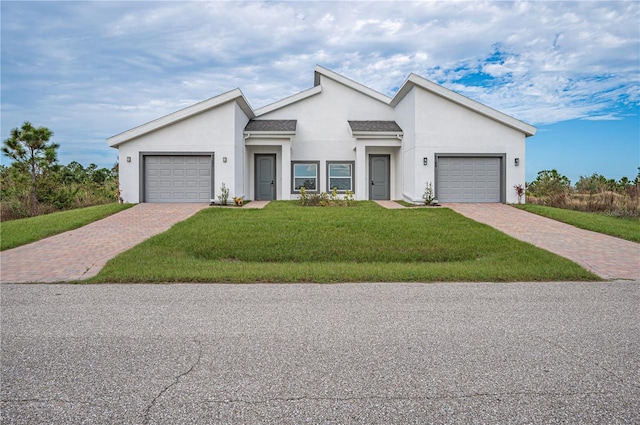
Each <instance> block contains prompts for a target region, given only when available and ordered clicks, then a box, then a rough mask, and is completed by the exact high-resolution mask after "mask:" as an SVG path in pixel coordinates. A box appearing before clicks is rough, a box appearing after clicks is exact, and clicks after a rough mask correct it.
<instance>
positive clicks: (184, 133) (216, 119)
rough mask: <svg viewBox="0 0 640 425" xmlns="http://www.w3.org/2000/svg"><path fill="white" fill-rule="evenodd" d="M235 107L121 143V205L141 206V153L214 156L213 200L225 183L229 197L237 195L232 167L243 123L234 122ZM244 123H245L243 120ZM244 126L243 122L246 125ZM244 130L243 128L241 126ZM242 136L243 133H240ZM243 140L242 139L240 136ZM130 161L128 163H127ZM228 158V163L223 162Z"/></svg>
mask: <svg viewBox="0 0 640 425" xmlns="http://www.w3.org/2000/svg"><path fill="white" fill-rule="evenodd" d="M236 105H237V104H236V103H235V102H229V103H226V104H224V105H220V106H219V107H217V108H215V109H211V110H209V111H205V112H203V113H201V114H198V115H195V116H192V117H189V118H188V119H185V120H183V121H179V122H177V123H173V124H172V125H169V126H167V127H163V128H160V129H158V130H155V131H153V132H151V133H147V134H144V135H142V136H140V137H138V138H136V139H133V140H129V141H127V142H126V143H122V144H121V145H119V147H118V151H119V152H118V157H119V158H118V160H119V164H120V170H119V172H120V187H121V195H120V196H121V197H122V198H123V200H124V202H128V203H138V202H142V199H141V195H142V194H141V193H140V185H141V179H142V176H141V175H140V170H141V165H142V164H140V161H141V158H140V153H141V152H173V153H176V154H179V153H180V152H205V153H210V152H214V179H213V182H214V192H215V193H214V194H213V198H212V199H216V196H217V195H219V194H220V185H221V184H222V182H224V183H225V184H226V185H227V187H229V190H230V194H231V196H234V194H235V193H236V187H235V185H236V176H235V173H234V164H235V160H236V152H237V150H236V149H235V146H236V140H237V138H236V135H237V128H236V127H237V126H239V125H240V123H241V122H242V119H241V118H238V120H237V121H236V117H235V116H234V115H236V113H237V112H238V111H239V112H240V114H241V115H242V116H244V113H242V111H241V110H239V108H238V111H237V110H236ZM244 119H245V120H248V119H247V118H246V116H244ZM245 124H246V121H245ZM242 127H244V125H243V126H242ZM240 135H242V131H240ZM240 137H242V136H240ZM127 157H131V162H127ZM223 157H227V163H223V162H222V158H223Z"/></svg>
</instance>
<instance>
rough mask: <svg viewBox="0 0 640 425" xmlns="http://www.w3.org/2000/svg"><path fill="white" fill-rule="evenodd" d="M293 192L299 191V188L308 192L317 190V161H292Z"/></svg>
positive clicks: (318, 165) (318, 164)
mask: <svg viewBox="0 0 640 425" xmlns="http://www.w3.org/2000/svg"><path fill="white" fill-rule="evenodd" d="M292 165H293V168H292V171H291V172H292V174H293V176H292V180H293V184H292V187H293V193H300V189H301V188H303V187H304V188H305V189H306V190H307V191H309V192H317V191H318V169H319V168H320V163H319V162H293V163H292Z"/></svg>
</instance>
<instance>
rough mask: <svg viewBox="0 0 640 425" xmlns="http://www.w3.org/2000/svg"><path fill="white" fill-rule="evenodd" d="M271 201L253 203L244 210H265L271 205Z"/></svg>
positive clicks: (245, 206)
mask: <svg viewBox="0 0 640 425" xmlns="http://www.w3.org/2000/svg"><path fill="white" fill-rule="evenodd" d="M269 202H270V201H251V202H249V203H248V204H245V205H244V206H243V207H242V208H247V209H251V208H253V209H260V210H261V209H263V208H264V207H266V206H267V205H268V204H269Z"/></svg>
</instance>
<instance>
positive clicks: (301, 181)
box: [293, 177, 316, 190]
mask: <svg viewBox="0 0 640 425" xmlns="http://www.w3.org/2000/svg"><path fill="white" fill-rule="evenodd" d="M293 185H294V190H300V188H301V187H303V186H304V188H305V189H307V190H316V179H315V178H304V177H303V178H298V177H296V178H295V179H294V183H293Z"/></svg>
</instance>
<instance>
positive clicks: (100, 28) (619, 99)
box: [0, 1, 640, 182]
mask: <svg viewBox="0 0 640 425" xmlns="http://www.w3.org/2000/svg"><path fill="white" fill-rule="evenodd" d="M0 8H1V24H2V27H1V28H2V29H1V31H2V33H1V43H2V57H1V104H2V106H1V108H2V109H1V112H2V120H1V137H2V140H4V139H6V138H7V137H8V135H9V132H10V130H11V129H12V128H15V127H19V126H20V125H22V123H23V122H24V121H31V122H32V123H33V124H34V125H37V126H45V127H48V128H49V129H51V130H53V131H54V133H55V134H54V137H53V138H52V141H54V142H56V143H59V144H60V145H61V147H60V150H59V159H60V162H61V163H63V164H67V163H69V162H71V161H78V162H80V163H82V164H84V165H88V164H89V163H95V164H97V165H99V166H111V165H113V163H115V161H116V158H117V152H116V150H115V149H112V148H109V147H108V146H107V143H106V140H105V139H106V138H107V137H110V136H113V135H115V134H117V133H120V132H122V131H125V130H128V129H130V128H132V127H135V126H138V125H140V124H143V123H145V122H148V121H150V120H153V119H155V118H158V117H161V116H163V115H166V114H168V113H171V112H174V111H176V110H178V109H181V108H183V107H186V106H189V105H191V104H193V103H196V102H198V101H201V100H204V99H207V98H210V97H213V96H215V95H218V94H220V93H223V92H226V91H229V90H231V89H234V88H236V87H239V88H240V89H241V90H242V91H243V93H244V94H245V96H246V97H247V99H248V100H249V102H250V103H251V105H252V107H254V108H259V107H261V106H264V105H266V104H269V103H271V102H273V101H276V100H279V99H282V98H283V97H286V96H289V95H291V94H294V93H297V92H300V91H302V90H305V89H308V88H310V87H312V85H313V68H314V66H315V65H316V64H320V65H322V66H325V67H327V68H329V69H331V70H333V71H335V72H338V73H340V74H342V75H344V76H346V77H349V78H351V79H353V80H356V81H358V82H360V83H362V84H365V85H367V86H369V87H371V88H373V89H375V90H377V91H379V92H382V93H384V94H386V95H390V96H391V95H393V93H394V92H395V91H396V90H397V89H398V87H399V86H400V85H401V84H402V83H403V81H404V80H405V79H406V77H407V76H408V75H409V73H411V72H415V73H417V74H419V75H421V76H423V77H425V78H428V79H430V80H432V81H434V82H436V83H439V84H442V85H444V86H445V87H448V88H450V89H452V90H455V91H457V92H458V93H460V94H463V95H465V96H468V97H470V98H472V99H474V100H477V101H479V102H482V103H485V104H487V105H489V106H491V107H493V108H495V109H498V110H500V111H502V112H505V113H507V114H509V115H512V116H514V117H516V118H518V119H521V120H523V121H525V122H528V123H530V124H533V125H535V126H537V127H538V133H537V135H536V136H534V137H531V138H529V139H527V159H526V167H527V181H531V180H533V179H534V178H535V176H536V174H537V172H538V171H540V170H544V169H551V168H556V169H557V170H558V171H560V172H561V173H562V174H565V175H566V176H568V177H569V178H570V179H571V181H572V182H575V181H576V180H577V179H578V178H579V176H581V175H591V174H592V173H594V172H597V173H600V174H603V175H605V176H606V177H608V178H615V179H619V178H620V177H622V176H627V177H629V178H632V179H633V178H634V177H635V176H636V174H637V167H638V166H640V135H639V128H640V26H639V25H638V22H640V2H637V1H627V2H585V1H569V2H556V1H548V2H547V1H535V2H526V1H522V2H492V1H488V2H482V1H473V2H453V1H447V2H438V1H429V2H415V3H410V2H297V1H289V2H205V1H199V2H152V1H128V2H116V1H105V2H82V1H74V2H52V1H47V2H30V1H20V2H11V1H2V2H1V3H0ZM2 163H3V164H6V163H7V159H6V158H3V159H2Z"/></svg>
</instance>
